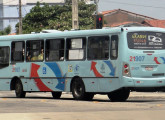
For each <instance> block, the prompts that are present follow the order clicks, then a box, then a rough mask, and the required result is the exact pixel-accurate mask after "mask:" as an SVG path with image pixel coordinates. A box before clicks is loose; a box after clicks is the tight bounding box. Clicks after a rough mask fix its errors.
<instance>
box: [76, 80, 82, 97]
mask: <svg viewBox="0 0 165 120" xmlns="http://www.w3.org/2000/svg"><path fill="white" fill-rule="evenodd" d="M74 93H75V95H77V96H81V94H82V93H83V86H82V85H81V84H80V83H78V82H75V84H74Z"/></svg>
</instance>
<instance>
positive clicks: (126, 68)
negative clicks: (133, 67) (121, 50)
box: [123, 63, 131, 77]
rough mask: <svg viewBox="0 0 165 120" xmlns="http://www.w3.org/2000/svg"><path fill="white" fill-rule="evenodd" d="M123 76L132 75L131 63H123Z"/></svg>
mask: <svg viewBox="0 0 165 120" xmlns="http://www.w3.org/2000/svg"><path fill="white" fill-rule="evenodd" d="M123 76H127V77H130V76H131V73H130V68H129V64H128V63H124V64H123Z"/></svg>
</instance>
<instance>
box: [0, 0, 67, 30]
mask: <svg viewBox="0 0 165 120" xmlns="http://www.w3.org/2000/svg"><path fill="white" fill-rule="evenodd" d="M21 2H22V17H24V16H25V15H26V14H27V13H29V12H30V9H31V8H32V7H34V6H35V5H36V3H37V2H40V3H41V4H42V3H47V4H49V5H56V4H64V3H65V0H21ZM18 22H19V0H0V30H3V29H4V28H6V27H7V26H8V25H10V26H11V28H12V29H11V33H14V32H16V28H15V25H16V24H17V23H18Z"/></svg>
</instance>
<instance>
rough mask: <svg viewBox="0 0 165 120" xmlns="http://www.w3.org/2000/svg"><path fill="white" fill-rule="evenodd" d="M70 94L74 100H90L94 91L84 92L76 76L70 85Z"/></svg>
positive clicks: (82, 85)
mask: <svg viewBox="0 0 165 120" xmlns="http://www.w3.org/2000/svg"><path fill="white" fill-rule="evenodd" d="M71 91H72V95H73V97H74V99H75V100H88V101H89V100H92V99H93V97H94V93H87V92H85V86H84V83H83V81H82V79H80V78H76V79H75V80H74V81H73V83H72V86H71Z"/></svg>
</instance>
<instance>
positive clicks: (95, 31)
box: [0, 27, 165, 41]
mask: <svg viewBox="0 0 165 120" xmlns="http://www.w3.org/2000/svg"><path fill="white" fill-rule="evenodd" d="M122 31H128V32H129V31H155V32H165V29H164V28H155V27H115V28H106V29H93V30H74V31H63V32H53V33H35V34H22V35H10V36H0V41H4V40H5V41H6V40H12V41H20V40H38V39H40V40H42V39H51V38H67V37H68V38H69V37H73V36H74V37H83V36H84V37H85V36H92V35H108V34H110V33H112V34H114V33H120V32H122Z"/></svg>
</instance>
